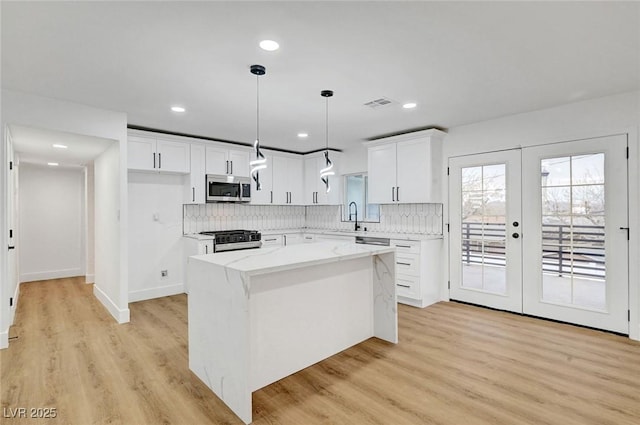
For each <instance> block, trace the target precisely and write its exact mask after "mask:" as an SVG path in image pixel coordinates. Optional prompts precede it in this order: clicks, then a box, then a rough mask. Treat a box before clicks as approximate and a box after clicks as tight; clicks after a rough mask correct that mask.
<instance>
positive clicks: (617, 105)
mask: <svg viewBox="0 0 640 425" xmlns="http://www.w3.org/2000/svg"><path fill="white" fill-rule="evenodd" d="M639 127H640V91H634V92H629V93H623V94H619V95H615V96H608V97H603V98H599V99H592V100H587V101H583V102H576V103H571V104H566V105H562V106H558V107H554V108H549V109H544V110H539V111H534V112H529V113H524V114H517V115H511V116H507V117H503V118H499V119H495V120H490V121H484V122H480V123H475V124H470V125H464V126H459V127H454V128H451V129H449V132H448V133H449V134H448V136H447V137H445V139H444V158H445V161H447V158H449V157H451V156H458V155H468V154H473V153H479V152H489V151H496V150H502V149H510V148H516V147H525V146H532V145H542V144H549V143H556V142H563V141H570V140H578V139H584V138H590V137H599V136H604V135H611V134H621V133H628V134H629V148H630V157H629V223H630V228H631V229H630V240H631V242H630V245H629V258H630V262H629V275H630V291H629V295H630V299H629V302H630V309H631V323H630V337H631V338H634V339H640V291H639V290H638V286H639V280H640V269H639V267H638V263H639V261H638V260H639V259H640V245H639V243H638V241H639V240H640V208H639V199H640V193H639V191H640V175H639V173H638V168H639V165H640V149H638V130H639ZM443 181H445V182H446V181H447V179H443ZM446 190H447V189H445V192H444V193H448V192H447V191H446ZM447 217H448V212H447V211H445V220H446V221H448V219H447ZM442 292H443V294H444V293H447V291H446V283H445V282H443V290H442Z"/></svg>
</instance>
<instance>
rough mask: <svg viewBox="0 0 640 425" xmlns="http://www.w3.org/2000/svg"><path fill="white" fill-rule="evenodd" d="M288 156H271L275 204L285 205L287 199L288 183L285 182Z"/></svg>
mask: <svg viewBox="0 0 640 425" xmlns="http://www.w3.org/2000/svg"><path fill="white" fill-rule="evenodd" d="M287 159H288V158H285V157H283V156H274V157H273V188H272V190H273V203H274V204H275V205H285V204H287V203H288V200H289V185H288V182H287V178H288V172H287V165H288V162H287Z"/></svg>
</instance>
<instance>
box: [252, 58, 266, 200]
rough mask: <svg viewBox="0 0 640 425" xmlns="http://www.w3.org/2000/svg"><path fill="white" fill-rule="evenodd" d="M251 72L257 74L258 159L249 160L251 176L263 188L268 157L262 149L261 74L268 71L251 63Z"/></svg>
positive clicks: (256, 148)
mask: <svg viewBox="0 0 640 425" xmlns="http://www.w3.org/2000/svg"><path fill="white" fill-rule="evenodd" d="M250 70H251V73H252V74H253V75H255V76H256V141H255V142H253V148H254V149H255V153H256V159H254V160H253V161H250V162H249V165H250V166H251V177H252V178H253V181H255V182H256V190H262V185H261V184H260V170H264V169H265V168H267V159H266V158H265V157H264V155H263V153H262V152H261V151H260V76H261V75H264V74H266V73H267V70H266V69H265V67H264V66H262V65H251V68H250Z"/></svg>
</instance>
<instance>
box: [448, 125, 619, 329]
mask: <svg viewBox="0 0 640 425" xmlns="http://www.w3.org/2000/svg"><path fill="white" fill-rule="evenodd" d="M626 146H627V139H626V136H625V135H619V136H610V137H601V138H594V139H588V140H579V141H574V142H566V143H557V144H552V145H544V146H536V147H530V148H523V149H522V150H519V149H518V150H511V151H504V152H492V153H486V154H482V155H474V156H470V157H458V158H451V159H450V160H449V167H450V181H449V188H450V193H449V197H450V199H449V202H450V229H451V230H450V262H451V264H450V278H451V291H450V297H451V299H456V300H460V301H467V302H472V303H475V304H481V305H486V306H489V307H494V308H499V309H503V310H509V311H515V312H522V313H525V314H531V315H534V316H539V317H545V318H550V319H554V320H560V321H564V322H570V323H575V324H580V325H585V326H590V327H595V328H600V329H606V330H611V331H615V332H621V333H628V330H629V328H628V318H627V310H628V224H627V222H628V217H627V211H628V208H627V163H626ZM502 170H504V173H503V174H504V176H501V173H502ZM520 194H522V195H520Z"/></svg>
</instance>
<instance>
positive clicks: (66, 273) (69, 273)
mask: <svg viewBox="0 0 640 425" xmlns="http://www.w3.org/2000/svg"><path fill="white" fill-rule="evenodd" d="M83 274H84V273H83V272H82V269H81V268H79V267H78V268H73V269H61V270H46V271H42V272H32V273H22V274H21V275H20V282H34V281H36V280H49V279H62V278H65V277H76V276H82V275H83Z"/></svg>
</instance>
